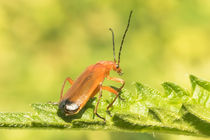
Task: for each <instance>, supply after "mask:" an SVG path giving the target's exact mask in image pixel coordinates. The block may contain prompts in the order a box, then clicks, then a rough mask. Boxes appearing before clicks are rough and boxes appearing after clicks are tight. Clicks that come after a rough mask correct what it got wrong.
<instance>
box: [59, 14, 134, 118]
mask: <svg viewBox="0 0 210 140" xmlns="http://www.w3.org/2000/svg"><path fill="white" fill-rule="evenodd" d="M131 15H132V11H131V12H130V15H129V18H128V24H127V27H126V29H125V32H124V34H123V38H122V41H121V44H120V50H119V55H118V62H117V61H116V57H115V43H114V32H113V30H112V29H111V28H110V29H109V30H110V31H111V33H112V40H113V56H114V61H100V62H98V63H96V64H94V65H90V66H89V67H87V68H86V70H85V71H84V72H83V73H82V74H81V75H80V76H79V77H78V78H77V79H76V80H75V81H73V80H72V79H71V78H69V77H68V78H66V80H65V81H64V83H63V86H62V89H61V94H60V101H59V109H61V110H63V111H64V113H65V115H67V116H68V115H73V114H77V113H78V112H79V111H80V110H81V109H82V108H83V107H84V106H85V104H86V103H87V102H88V100H89V99H90V98H92V97H94V96H95V95H96V94H97V93H98V92H99V97H98V101H97V104H96V107H95V109H94V113H95V114H96V115H97V116H98V117H99V118H101V119H103V120H104V121H105V118H103V117H101V116H100V115H99V114H98V113H97V109H98V105H99V102H100V99H101V96H102V90H107V91H109V92H111V93H114V94H115V95H116V96H115V98H114V100H113V101H112V102H111V103H110V104H109V105H108V107H107V111H108V110H109V108H110V107H111V106H112V105H113V103H114V102H115V101H116V99H117V98H118V97H119V92H120V91H121V89H122V88H123V87H124V85H125V81H124V80H122V79H120V78H115V77H109V73H110V71H111V70H113V71H116V72H117V73H118V74H119V75H122V71H121V68H120V54H121V50H122V46H123V42H124V39H125V36H126V33H127V31H128V28H129V25H130V19H131ZM105 78H107V79H108V80H112V81H115V82H119V83H121V84H122V85H121V87H120V88H118V89H117V90H115V89H114V88H112V87H109V86H103V85H102V83H103V81H104V79H105ZM67 81H68V82H69V83H70V84H71V85H72V86H71V87H70V88H69V89H68V90H67V92H66V94H65V95H64V96H63V89H64V86H65V84H66V82H67Z"/></svg>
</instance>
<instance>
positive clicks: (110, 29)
mask: <svg viewBox="0 0 210 140" xmlns="http://www.w3.org/2000/svg"><path fill="white" fill-rule="evenodd" d="M109 31H111V32H112V42H113V56H114V62H115V63H116V56H115V45H114V31H113V30H112V28H109Z"/></svg>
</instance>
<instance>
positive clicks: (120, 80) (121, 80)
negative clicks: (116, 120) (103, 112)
mask: <svg viewBox="0 0 210 140" xmlns="http://www.w3.org/2000/svg"><path fill="white" fill-rule="evenodd" d="M107 79H109V80H112V81H115V82H119V83H121V84H122V86H121V87H120V88H118V90H117V95H116V96H115V98H114V100H113V101H112V102H111V103H110V104H109V105H108V107H107V111H108V110H109V108H110V107H111V106H112V105H113V104H114V102H115V101H116V99H117V98H118V97H119V95H120V94H119V92H120V91H121V89H122V88H123V87H124V85H125V81H124V80H123V79H120V78H115V77H109V76H108V77H107Z"/></svg>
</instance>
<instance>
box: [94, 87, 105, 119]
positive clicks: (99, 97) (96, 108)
mask: <svg viewBox="0 0 210 140" xmlns="http://www.w3.org/2000/svg"><path fill="white" fill-rule="evenodd" d="M101 96H102V84H100V90H99V96H98V102H97V103H96V107H95V110H94V114H96V116H97V117H99V118H101V119H103V120H104V121H106V120H105V118H103V117H101V116H100V115H99V114H98V113H97V110H98V105H99V102H100V99H101Z"/></svg>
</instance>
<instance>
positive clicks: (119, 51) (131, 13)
mask: <svg viewBox="0 0 210 140" xmlns="http://www.w3.org/2000/svg"><path fill="white" fill-rule="evenodd" d="M132 13H133V11H131V12H130V15H129V18H128V24H127V27H126V29H125V32H124V34H123V38H122V41H121V44H120V50H119V55H118V65H119V64H120V54H121V50H122V46H123V43H124V39H125V36H126V33H127V31H128V28H129V25H130V20H131V15H132Z"/></svg>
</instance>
